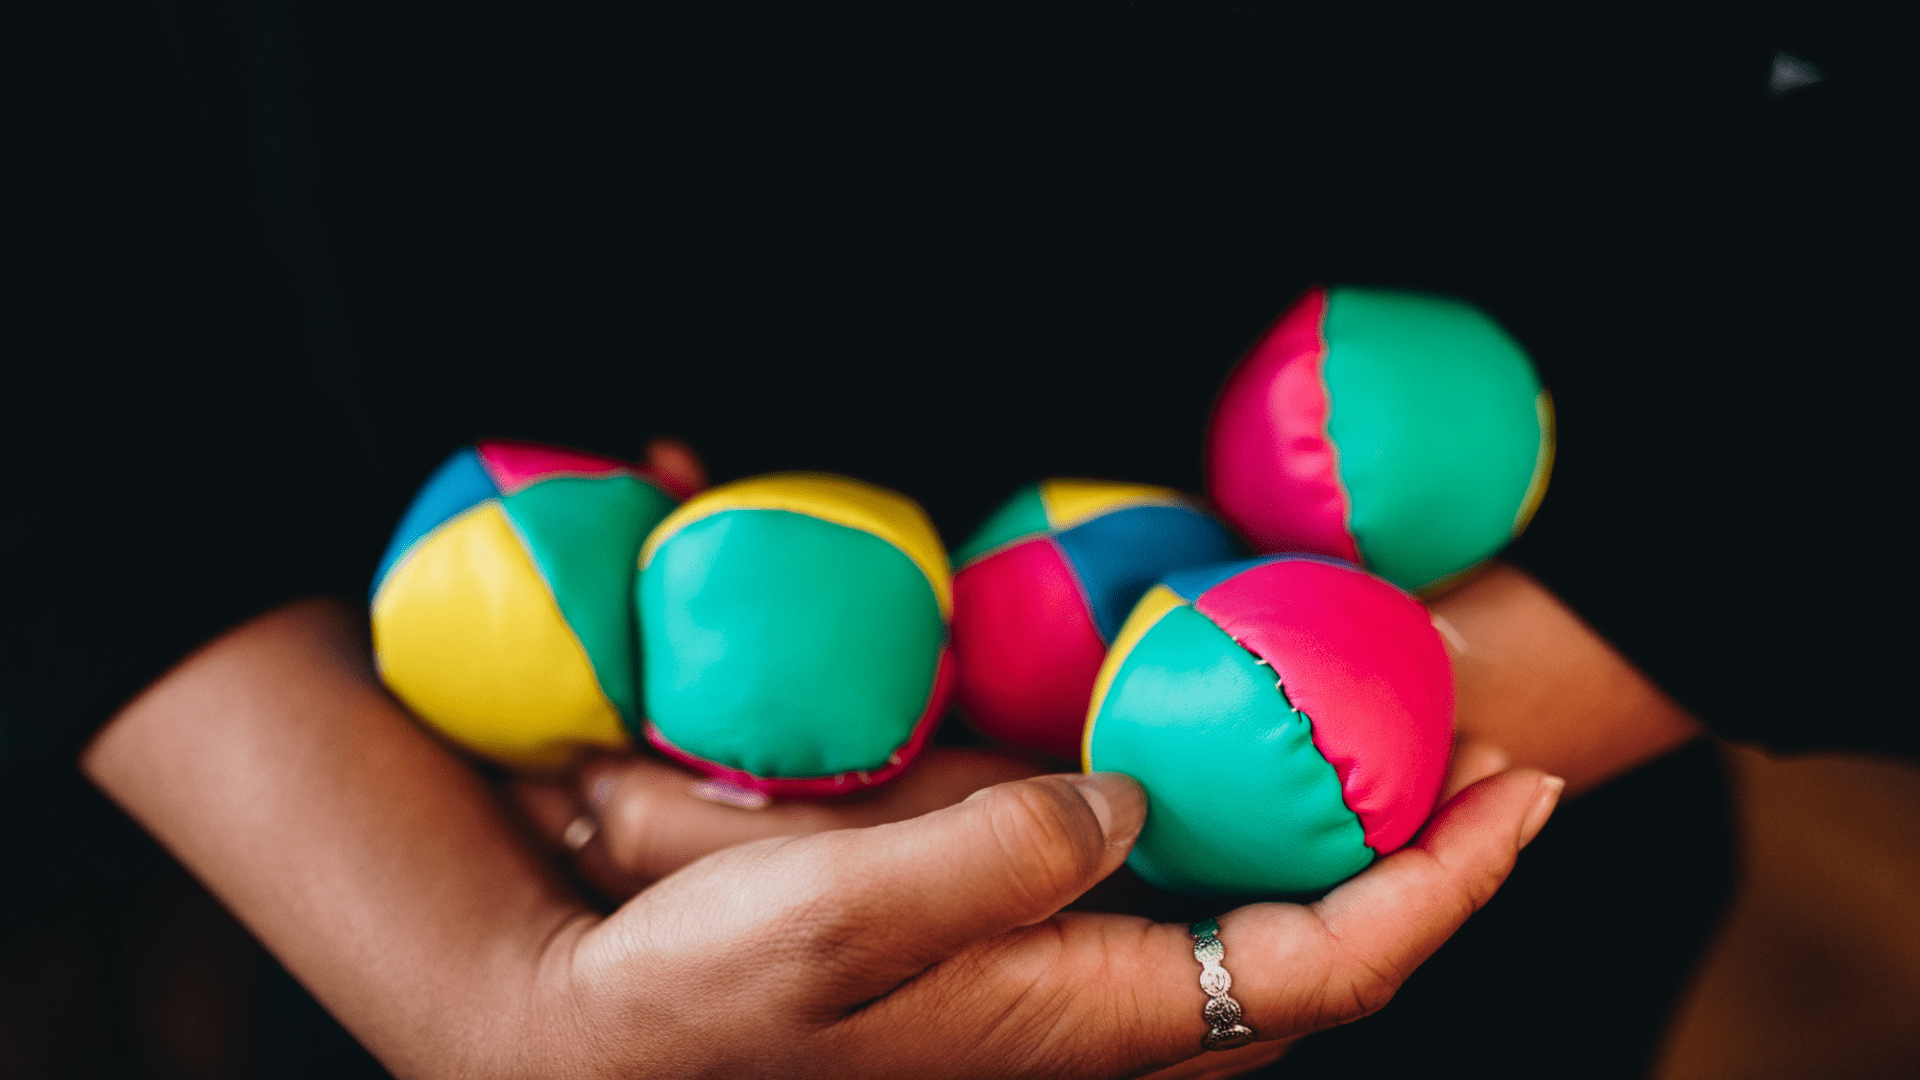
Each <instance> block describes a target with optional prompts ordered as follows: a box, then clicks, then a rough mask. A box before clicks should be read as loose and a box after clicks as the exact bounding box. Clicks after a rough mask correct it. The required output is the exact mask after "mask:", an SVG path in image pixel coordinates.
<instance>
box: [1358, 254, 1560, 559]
mask: <svg viewBox="0 0 1920 1080" xmlns="http://www.w3.org/2000/svg"><path fill="white" fill-rule="evenodd" d="M1326 335H1327V342H1328V350H1327V360H1326V381H1327V390H1328V398H1329V401H1330V402H1331V406H1330V412H1329V416H1328V420H1327V432H1328V434H1329V435H1330V436H1331V437H1332V439H1333V442H1334V445H1335V446H1337V447H1338V448H1339V453H1340V475H1341V478H1342V479H1343V480H1344V481H1345V483H1346V488H1347V495H1348V498H1349V502H1350V505H1351V513H1350V516H1349V518H1348V520H1349V523H1350V525H1349V527H1350V528H1351V530H1352V532H1353V538H1354V540H1355V542H1356V543H1357V544H1358V545H1359V548H1360V556H1361V558H1362V559H1363V560H1364V561H1365V562H1366V564H1367V568H1368V569H1369V570H1372V571H1373V572H1374V573H1376V574H1379V575H1380V576H1382V577H1384V578H1386V579H1387V580H1389V581H1392V582H1393V583H1394V584H1396V585H1399V586H1400V587H1402V588H1405V589H1416V590H1417V589H1420V588H1422V587H1423V586H1426V585H1429V584H1432V583H1434V582H1437V581H1438V580H1439V579H1441V578H1443V577H1445V576H1447V575H1448V574H1451V573H1454V572H1456V571H1459V570H1462V569H1464V568H1466V567H1468V566H1471V565H1473V564H1474V563H1477V562H1479V561H1480V560H1482V559H1485V558H1487V557H1488V556H1490V555H1492V554H1493V553H1495V552H1497V551H1499V550H1500V549H1501V548H1502V547H1504V546H1505V545H1506V543H1507V541H1508V540H1510V539H1511V538H1512V535H1513V523H1514V516H1515V514H1516V513H1518V511H1519V509H1520V504H1521V501H1522V500H1523V499H1525V497H1526V494H1527V485H1528V482H1529V481H1530V480H1532V478H1533V468H1534V462H1535V460H1536V459H1537V458H1538V456H1539V451H1540V438H1541V431H1540V419H1539V414H1538V411H1537V410H1536V408H1535V406H1534V398H1535V397H1536V396H1537V395H1538V394H1539V393H1540V380H1539V378H1538V377H1537V376H1536V375H1535V374H1534V370H1533V364H1532V362H1531V361H1529V360H1528V358H1527V354H1526V352H1525V351H1524V350H1522V349H1521V348H1520V346H1519V344H1518V343H1517V342H1515V341H1514V340H1513V338H1511V337H1509V336H1508V335H1507V333H1506V331H1504V330H1502V329H1501V328H1500V326H1499V325H1498V324H1497V323H1495V322H1494V321H1493V320H1492V319H1491V318H1489V317H1488V316H1487V315H1486V314H1485V313H1484V312H1482V311H1480V310H1479V309H1478V308H1475V307H1473V306H1472V305H1470V304H1465V303H1462V302H1460V301H1458V300H1451V299H1447V298H1445V297H1438V296H1426V295H1421V294H1416V293H1399V292H1387V291H1383V290H1376V289H1354V288H1346V287H1342V288H1337V289H1333V290H1331V292H1330V294H1329V296H1328V299H1327V326H1326Z"/></svg>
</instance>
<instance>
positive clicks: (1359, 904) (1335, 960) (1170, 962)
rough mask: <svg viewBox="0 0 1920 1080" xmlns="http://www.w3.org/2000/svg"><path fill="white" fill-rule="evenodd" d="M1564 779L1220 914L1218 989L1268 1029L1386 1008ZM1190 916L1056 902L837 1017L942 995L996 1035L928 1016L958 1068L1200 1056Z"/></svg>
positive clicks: (1482, 798) (1467, 797)
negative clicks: (1044, 920) (1317, 891)
mask: <svg viewBox="0 0 1920 1080" xmlns="http://www.w3.org/2000/svg"><path fill="white" fill-rule="evenodd" d="M1561 786H1562V785H1561V784H1560V783H1559V781H1558V780H1557V779H1555V778H1551V777H1547V776H1545V775H1544V774H1542V773H1539V772H1534V771H1531V770H1521V771H1515V772H1508V773H1503V774H1500V775H1498V776H1495V777H1491V778H1488V779H1486V780H1483V781H1481V782H1480V783H1479V784H1476V785H1474V786H1473V787H1472V788H1469V789H1468V790H1467V791H1465V792H1462V793H1461V794H1460V795H1459V796H1457V797H1456V798H1455V799H1453V800H1452V801H1451V802H1449V803H1448V804H1447V805H1445V806H1444V807H1442V808H1441V810H1440V812H1439V813H1438V814H1436V815H1435V817H1434V819H1433V821H1432V822H1431V823H1430V824H1429V825H1428V827H1427V829H1426V830H1425V831H1424V832H1423V833H1422V834H1421V836H1420V837H1419V838H1417V840H1416V842H1415V844H1414V845H1413V846H1412V847H1409V848H1406V849H1404V850H1402V851H1399V852H1396V853H1394V854H1392V855H1389V856H1387V857H1386V858H1384V859H1381V860H1380V861H1379V862H1378V863H1376V864H1375V865H1374V866H1372V867H1370V868H1369V869H1368V870H1366V871H1365V872H1364V873H1362V874H1360V875H1359V876H1358V877H1356V878H1354V879H1353V880H1351V881H1349V882H1347V883H1346V884H1344V885H1342V886H1340V887H1339V888H1337V889H1335V890H1334V891H1333V892H1331V893H1329V894H1328V895H1327V896H1326V898H1325V899H1323V900H1322V901H1320V902H1319V903H1318V904H1314V905H1311V906H1302V905H1298V904H1283V903H1266V904H1254V905H1250V906H1247V907H1243V908H1240V909H1237V910H1235V911H1231V912H1228V913H1227V914H1224V915H1221V916H1220V917H1219V920H1218V922H1219V930H1218V938H1219V940H1220V942H1221V943H1222V944H1223V945H1224V946H1225V953H1226V955H1225V957H1224V958H1223V960H1222V966H1223V967H1224V968H1225V969H1226V970H1227V972H1228V973H1229V975H1230V980H1231V981H1230V983H1229V985H1228V987H1227V992H1228V993H1229V994H1230V995H1231V996H1232V997H1233V998H1234V999H1235V1000H1236V1001H1237V1002H1238V1003H1239V1004H1240V1006H1241V1008H1242V1010H1243V1015H1242V1018H1241V1020H1240V1022H1241V1023H1244V1024H1246V1025H1247V1026H1248V1027H1250V1028H1252V1029H1253V1031H1254V1032H1255V1034H1256V1036H1257V1037H1258V1038H1259V1039H1261V1040H1263V1041H1265V1040H1273V1039H1284V1038H1292V1037H1296V1036H1300V1035H1305V1034H1309V1033H1311V1032H1314V1031H1318V1030H1321V1029H1324V1028H1327V1027H1331V1026H1333V1025H1335V1024H1338V1023H1344V1022H1347V1021H1350V1020H1353V1019H1357V1018H1359V1017H1360V1016H1363V1015H1365V1014H1367V1013H1369V1012H1372V1011H1373V1010H1375V1009H1378V1008H1379V1007H1380V1006H1381V1005H1384V1004H1385V1003H1386V1001H1387V999H1388V998H1390V997H1391V996H1392V994H1393V993H1394V991H1395V990H1397V989H1398V987H1399V986H1400V984H1401V982H1403V981H1404V980H1405V978H1406V976H1407V975H1408V974H1409V973H1410V972H1411V971H1412V970H1413V969H1414V968H1415V967H1416V966H1417V965H1418V964H1419V963H1420V962H1421V961H1422V960H1424V959H1426V957H1427V956H1429V955H1431V954H1432V952H1433V950H1434V949H1436V948H1438V947H1439V945H1440V943H1441V942H1442V941H1444V940H1445V939H1446V938H1447V937H1448V936H1449V935H1450V934H1452V933H1453V932H1454V931H1455V930H1456V929H1458V928H1459V926H1460V924H1461V923H1462V922H1464V921H1465V919H1466V918H1467V916H1468V915H1469V914H1471V913H1472V912H1473V911H1474V910H1476V909H1477V908H1478V907H1479V906H1480V905H1482V904H1484V903H1485V902H1486V900H1487V899H1488V898H1489V897H1490V896H1491V895H1492V894H1493V891H1494V889H1495V888H1497V887H1498V886H1499V884H1500V883H1501V881H1503V880H1504V879H1505V877H1506V875H1507V873H1508V871H1509V870H1511V868H1512V866H1513V861H1514V858H1515V855H1516V854H1517V852H1518V851H1519V849H1520V848H1521V847H1523V846H1524V845H1525V843H1526V841H1528V840H1530V839H1531V838H1532V835H1533V834H1534V833H1535V832H1537V831H1538V829H1539V827H1540V825H1541V824H1542V823H1544V821H1545V817H1546V815H1547V814H1548V813H1550V812H1551V810H1552V807H1553V803H1554V801H1555V800H1556V799H1557V798H1558V795H1559V791H1560V789H1561ZM1193 946H1194V939H1193V937H1192V936H1191V935H1190V934H1189V932H1188V930H1187V928H1186V927H1184V926H1180V925H1172V924H1166V923H1150V922H1147V921H1145V920H1142V919H1136V918H1131V917H1128V916H1116V915H1074V914H1068V915H1062V916H1060V917H1059V918H1056V919H1054V920H1052V921H1051V922H1049V923H1048V924H1047V926H1045V927H1034V928H1032V929H1030V930H1025V931H1020V932H1017V933H1012V934H1006V935H1002V936H1001V937H999V938H996V939H993V940H990V941H984V942H981V943H979V944H977V945H976V946H974V947H973V948H972V949H969V950H967V951H965V952H962V953H960V954H958V955H956V956H955V957H954V958H953V959H952V960H950V961H947V962H945V963H942V964H940V965H938V966H937V967H935V968H934V969H932V970H930V971H928V972H926V973H925V974H923V975H922V976H921V977H920V978H918V979H916V980H914V982H913V983H911V984H910V985H908V986H906V987H903V988H902V989H901V990H900V991H898V992H896V993H895V994H892V995H889V996H888V997H887V998H885V999H882V1000H881V1001H880V1002H877V1003H875V1005H873V1006H872V1007H870V1008H868V1009H867V1010H865V1011H864V1012H862V1013H860V1014H857V1015H856V1016H854V1017H851V1018H849V1020H848V1021H847V1022H846V1024H845V1025H844V1026H845V1028H846V1030H847V1031H848V1032H849V1035H850V1037H851V1038H853V1039H855V1040H858V1039H859V1038H863V1037H872V1036H874V1035H875V1034H876V1033H877V1032H881V1031H884V1030H886V1028H887V1027H888V1026H889V1025H894V1024H898V1023H902V1022H905V1018H906V1017H908V1016H913V1015H923V1014H924V1012H925V1011H926V1010H927V1009H928V1008H929V1007H930V1006H934V1005H935V1003H937V1008H939V1009H944V1010H947V1011H948V1012H949V1013H950V1014H952V1015H955V1016H966V1015H972V1016H978V1015H982V1014H986V1015H993V1016H996V1017H997V1018H998V1019H997V1022H996V1024H995V1025H994V1027H993V1029H992V1034H991V1035H990V1036H989V1037H982V1036H981V1034H980V1032H979V1031H978V1030H977V1029H973V1030H969V1029H968V1028H967V1026H966V1025H965V1024H955V1025H951V1026H945V1025H942V1026H923V1027H922V1028H921V1029H919V1030H920V1036H921V1040H922V1042H923V1044H924V1045H925V1046H926V1048H927V1049H926V1052H927V1055H928V1057H927V1064H928V1066H929V1068H931V1067H933V1065H934V1063H946V1064H948V1065H950V1066H951V1067H950V1068H948V1070H947V1071H949V1072H950V1073H951V1074H955V1075H976V1074H977V1075H987V1074H994V1075H999V1074H1006V1075H1025V1074H1028V1073H1046V1072H1054V1071H1059V1070H1060V1068H1061V1067H1062V1065H1063V1064H1064V1063H1067V1062H1081V1063H1087V1062H1093V1063H1098V1065H1099V1067H1100V1068H1102V1069H1107V1070H1110V1071H1112V1072H1115V1073H1127V1072H1145V1071H1148V1070H1151V1069H1153V1068H1160V1067H1167V1066H1171V1065H1173V1064H1176V1063H1179V1062H1181V1061H1185V1060H1187V1059H1189V1058H1193V1057H1197V1056H1199V1055H1200V1054H1201V1052H1202V1051H1201V1042H1200V1041H1201V1038H1202V1036H1204V1035H1205V1034H1206V1032H1207V1029H1208V1025H1207V1022H1206V1020H1205V1019H1203V1015H1202V1008H1203V1006H1204V1005H1205V1003H1206V1001H1207V995H1206V994H1205V993H1204V992H1202V991H1201V989H1200V984H1199V976H1200V972H1201V965H1200V964H1199V963H1198V962H1197V961H1196V960H1195V959H1194V955H1193Z"/></svg>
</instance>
